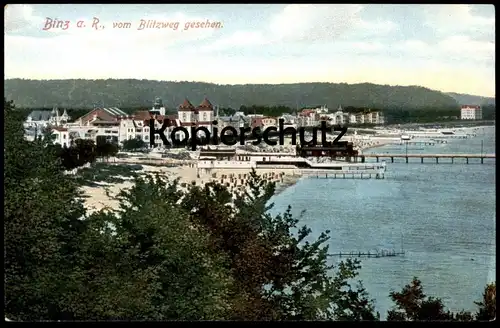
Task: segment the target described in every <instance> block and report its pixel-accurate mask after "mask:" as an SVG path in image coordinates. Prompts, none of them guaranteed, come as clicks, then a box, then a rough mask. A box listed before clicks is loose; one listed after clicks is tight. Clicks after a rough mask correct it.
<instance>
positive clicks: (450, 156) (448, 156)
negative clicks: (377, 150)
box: [358, 154, 496, 164]
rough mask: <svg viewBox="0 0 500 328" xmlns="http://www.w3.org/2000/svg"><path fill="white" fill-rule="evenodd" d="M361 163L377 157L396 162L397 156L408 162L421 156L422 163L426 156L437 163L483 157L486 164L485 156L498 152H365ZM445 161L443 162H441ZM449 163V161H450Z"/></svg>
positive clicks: (491, 156)
mask: <svg viewBox="0 0 500 328" xmlns="http://www.w3.org/2000/svg"><path fill="white" fill-rule="evenodd" d="M358 158H360V159H361V163H365V159H366V158H375V159H376V160H377V163H378V162H379V161H380V159H382V158H390V159H391V163H394V159H395V158H404V159H405V160H406V163H408V159H410V158H420V163H422V164H424V158H427V159H431V158H432V159H434V160H435V163H436V164H439V160H440V159H445V158H446V159H451V163H454V160H455V159H457V158H462V159H465V161H466V164H469V159H481V164H484V159H485V158H493V159H494V158H496V154H363V155H359V156H358ZM441 163H443V162H441ZM448 163H449V162H448Z"/></svg>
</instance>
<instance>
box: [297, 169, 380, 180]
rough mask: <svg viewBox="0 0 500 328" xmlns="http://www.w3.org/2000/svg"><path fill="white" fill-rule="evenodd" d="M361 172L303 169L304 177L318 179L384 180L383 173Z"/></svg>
mask: <svg viewBox="0 0 500 328" xmlns="http://www.w3.org/2000/svg"><path fill="white" fill-rule="evenodd" d="M360 171H361V170H350V171H337V172H336V171H334V170H318V169H309V170H307V169H303V170H301V173H302V175H304V176H308V177H315V178H317V179H321V178H323V179H372V178H375V179H384V178H385V176H384V172H383V171H381V170H380V171H375V170H373V171H371V172H360Z"/></svg>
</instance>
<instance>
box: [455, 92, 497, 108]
mask: <svg viewBox="0 0 500 328" xmlns="http://www.w3.org/2000/svg"><path fill="white" fill-rule="evenodd" d="M446 94H447V95H449V96H451V97H453V98H454V99H455V100H456V101H457V102H458V103H459V104H460V105H495V98H493V97H483V96H474V95H468V94H464V93H456V92H447V93H446Z"/></svg>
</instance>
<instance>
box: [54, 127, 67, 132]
mask: <svg viewBox="0 0 500 328" xmlns="http://www.w3.org/2000/svg"><path fill="white" fill-rule="evenodd" d="M52 130H55V131H59V132H67V131H68V129H67V128H62V127H60V126H55V127H53V128H52Z"/></svg>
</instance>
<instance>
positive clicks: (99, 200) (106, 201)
mask: <svg viewBox="0 0 500 328" xmlns="http://www.w3.org/2000/svg"><path fill="white" fill-rule="evenodd" d="M111 165H112V164H111ZM250 172H251V170H249V169H218V170H213V171H212V172H211V174H197V168H196V165H193V164H184V165H180V166H176V167H165V166H151V165H143V169H142V170H141V171H139V173H142V174H148V173H149V174H155V173H159V174H160V175H161V176H166V177H168V178H169V180H171V181H173V180H174V179H176V178H179V183H180V188H181V189H184V190H185V189H186V188H187V185H190V184H193V183H194V184H196V185H199V186H201V185H204V184H206V183H209V182H212V181H216V182H219V183H221V184H223V185H225V186H226V187H228V189H229V190H230V191H231V192H233V194H239V193H243V192H244V191H245V190H244V185H245V184H246V181H247V180H248V176H249V173H250ZM256 172H257V174H258V175H260V176H262V177H263V178H264V179H266V180H268V181H274V182H276V184H277V185H276V192H277V193H279V192H281V191H283V190H284V189H285V188H286V187H288V186H290V185H293V184H294V183H296V182H297V181H298V180H299V179H300V177H301V175H300V171H299V170H297V169H295V168H280V169H256ZM122 178H123V179H127V180H129V181H124V182H123V183H113V184H110V183H104V182H102V183H96V184H97V185H98V186H96V187H89V186H84V187H82V190H83V192H84V194H85V196H86V198H85V205H86V208H87V209H88V210H89V211H90V212H93V211H98V210H101V209H104V208H116V207H117V206H118V202H117V201H116V200H114V199H111V198H110V197H109V196H108V195H107V194H106V191H108V192H109V195H110V196H116V195H117V194H118V193H119V192H120V191H121V190H123V189H127V188H130V187H131V186H132V185H133V182H132V181H130V180H131V179H130V178H125V177H122Z"/></svg>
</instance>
